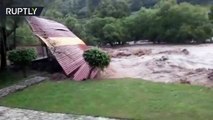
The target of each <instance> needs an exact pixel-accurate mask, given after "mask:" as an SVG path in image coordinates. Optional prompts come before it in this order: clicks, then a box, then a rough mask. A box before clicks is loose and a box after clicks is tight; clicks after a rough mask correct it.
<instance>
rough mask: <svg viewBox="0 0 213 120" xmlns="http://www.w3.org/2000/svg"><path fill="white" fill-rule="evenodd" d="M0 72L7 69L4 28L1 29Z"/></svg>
mask: <svg viewBox="0 0 213 120" xmlns="http://www.w3.org/2000/svg"><path fill="white" fill-rule="evenodd" d="M1 34H2V37H1V69H0V70H1V71H3V70H5V69H6V67H7V52H6V45H7V44H6V41H7V37H6V29H5V27H2V28H1Z"/></svg>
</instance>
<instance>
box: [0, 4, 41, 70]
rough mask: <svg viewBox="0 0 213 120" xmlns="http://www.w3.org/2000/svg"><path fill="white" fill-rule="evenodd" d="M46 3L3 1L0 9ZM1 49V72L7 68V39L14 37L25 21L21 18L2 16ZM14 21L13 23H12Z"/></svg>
mask: <svg viewBox="0 0 213 120" xmlns="http://www.w3.org/2000/svg"><path fill="white" fill-rule="evenodd" d="M43 2H44V1H42V0H38V1H36V2H35V1H33V0H22V1H20V0H1V1H0V5H1V6H0V7H3V8H4V7H11V6H25V5H27V6H30V5H39V3H40V4H41V3H43ZM0 20H1V21H0V35H1V37H0V40H1V41H0V47H1V51H0V52H1V60H0V61H1V68H0V71H3V70H5V69H6V67H7V38H8V37H9V36H10V35H12V33H14V32H15V31H16V28H18V25H19V23H20V22H21V21H23V19H21V18H20V17H8V16H0ZM11 21H12V22H11ZM14 41H15V38H14Z"/></svg>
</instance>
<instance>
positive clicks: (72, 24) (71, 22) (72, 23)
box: [65, 16, 84, 38]
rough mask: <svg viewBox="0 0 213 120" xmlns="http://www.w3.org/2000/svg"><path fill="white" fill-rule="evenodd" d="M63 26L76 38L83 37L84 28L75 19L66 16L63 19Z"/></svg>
mask: <svg viewBox="0 0 213 120" xmlns="http://www.w3.org/2000/svg"><path fill="white" fill-rule="evenodd" d="M65 25H66V26H67V27H68V28H69V29H70V30H71V31H72V32H73V33H75V34H76V35H77V36H79V37H81V38H83V37H84V28H83V26H82V25H81V24H80V23H79V21H78V20H77V19H76V18H74V17H71V16H68V17H67V18H66V19H65Z"/></svg>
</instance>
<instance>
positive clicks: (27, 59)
mask: <svg viewBox="0 0 213 120" xmlns="http://www.w3.org/2000/svg"><path fill="white" fill-rule="evenodd" d="M35 58H36V52H35V50H34V49H16V50H12V51H10V52H9V55H8V59H9V60H10V61H11V62H13V63H14V64H15V65H18V66H20V67H21V69H22V71H23V75H24V77H26V76H27V74H26V67H27V66H28V65H29V64H30V63H31V61H32V60H34V59H35Z"/></svg>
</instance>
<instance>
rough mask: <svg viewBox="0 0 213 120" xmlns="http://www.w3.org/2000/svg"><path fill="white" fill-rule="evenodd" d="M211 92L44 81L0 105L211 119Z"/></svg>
mask: <svg viewBox="0 0 213 120" xmlns="http://www.w3.org/2000/svg"><path fill="white" fill-rule="evenodd" d="M212 93H213V89H212V88H206V87H200V86H191V85H178V84H162V83H153V82H147V81H144V80H140V79H115V80H90V81H85V82H84V83H81V82H74V81H70V80H66V81H61V82H52V81H46V82H43V83H41V84H38V85H35V86H32V87H29V88H27V89H25V90H23V91H21V92H17V93H15V94H11V95H9V96H6V97H4V98H2V99H1V100H0V105H3V106H9V107H15V108H17V107H18V108H25V109H33V110H39V111H47V112H56V113H72V114H82V115H91V116H105V117H117V118H124V119H130V120H211V119H212V118H213V114H212V109H213V104H212V102H213V99H212V98H213V94H212Z"/></svg>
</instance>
